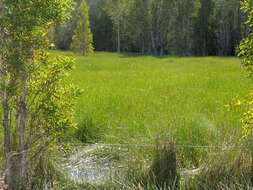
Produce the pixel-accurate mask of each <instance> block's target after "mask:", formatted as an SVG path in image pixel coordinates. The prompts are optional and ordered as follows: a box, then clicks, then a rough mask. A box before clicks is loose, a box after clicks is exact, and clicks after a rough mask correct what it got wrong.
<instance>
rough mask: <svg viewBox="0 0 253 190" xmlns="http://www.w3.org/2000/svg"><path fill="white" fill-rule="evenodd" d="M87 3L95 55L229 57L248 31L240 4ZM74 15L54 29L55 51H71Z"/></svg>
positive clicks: (190, 0)
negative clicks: (137, 54) (99, 53)
mask: <svg viewBox="0 0 253 190" xmlns="http://www.w3.org/2000/svg"><path fill="white" fill-rule="evenodd" d="M86 1H87V3H88V5H89V6H90V13H89V14H90V23H91V31H92V33H93V41H94V48H95V50H97V51H118V52H138V53H141V54H152V55H165V54H171V55H178V56H191V55H197V56H208V55H220V56H229V55H235V54H236V50H237V46H238V45H239V43H240V41H241V39H242V38H243V37H244V36H245V35H246V34H247V30H248V29H247V27H246V26H245V25H244V22H245V17H244V16H243V14H242V11H241V10H240V0H86ZM79 4H80V3H79V1H78V3H77V5H76V7H77V8H78V6H79ZM75 15H76V11H74V12H73V19H72V20H71V21H70V22H68V23H66V24H65V25H61V26H58V27H56V28H55V35H54V41H55V43H56V44H57V47H58V48H60V49H69V48H70V44H71V39H72V35H73V31H74V29H75V27H76V19H75Z"/></svg>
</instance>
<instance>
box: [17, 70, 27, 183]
mask: <svg viewBox="0 0 253 190" xmlns="http://www.w3.org/2000/svg"><path fill="white" fill-rule="evenodd" d="M26 96H27V76H26V74H25V76H24V78H23V81H22V94H21V100H20V105H19V106H20V108H19V121H18V123H19V126H18V128H19V138H20V150H19V151H20V184H21V185H22V186H25V185H26V174H27V150H26V142H25V125H26V123H25V121H26Z"/></svg>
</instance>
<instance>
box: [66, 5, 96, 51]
mask: <svg viewBox="0 0 253 190" xmlns="http://www.w3.org/2000/svg"><path fill="white" fill-rule="evenodd" d="M71 49H73V50H74V51H76V52H78V53H81V54H82V55H87V54H90V53H93V36H92V33H91V29H90V20H89V7H88V5H87V3H86V2H85V1H82V2H81V4H80V7H79V10H78V16H77V24H76V28H75V31H74V35H73V38H72V44H71Z"/></svg>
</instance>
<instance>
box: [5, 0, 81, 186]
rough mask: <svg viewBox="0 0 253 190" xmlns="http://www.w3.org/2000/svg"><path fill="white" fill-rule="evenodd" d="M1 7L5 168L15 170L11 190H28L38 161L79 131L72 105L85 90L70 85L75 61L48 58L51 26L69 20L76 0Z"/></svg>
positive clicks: (9, 178) (27, 0) (16, 1)
mask: <svg viewBox="0 0 253 190" xmlns="http://www.w3.org/2000/svg"><path fill="white" fill-rule="evenodd" d="M1 3H3V7H1V8H2V9H1V10H0V11H1V12H0V31H1V35H0V38H1V39H0V41H1V49H0V62H1V79H2V80H1V99H2V104H1V106H2V107H1V110H2V112H1V116H2V118H3V122H2V123H1V125H2V126H3V128H4V151H5V163H6V166H5V167H6V168H11V169H9V170H7V172H6V183H7V184H8V185H9V188H10V189H29V185H31V184H32V183H33V182H32V180H33V178H32V174H33V172H34V170H36V168H35V167H36V166H37V165H38V162H39V161H40V159H39V158H40V157H42V156H43V155H44V152H45V151H47V150H48V149H49V147H50V148H52V146H53V144H54V142H56V141H57V139H58V138H60V137H61V136H62V135H64V133H65V132H66V129H67V128H68V127H73V126H74V123H73V122H72V119H73V106H74V102H75V99H76V98H77V96H78V95H79V94H80V91H79V89H78V88H76V87H75V86H73V85H70V84H66V83H65V82H66V79H67V76H68V73H69V72H70V71H71V70H72V69H73V63H74V62H73V60H72V59H70V58H61V57H55V58H51V57H49V55H48V54H47V53H45V51H46V50H47V48H48V47H49V46H50V44H49V42H48V39H47V34H48V32H49V30H50V27H51V26H52V25H55V24H57V23H62V22H63V21H65V20H66V19H69V18H70V12H71V9H72V5H73V1H72V0H22V1H20V0H13V1H10V0H3V1H2V2H1ZM12 154H14V156H10V155H12ZM15 155H17V156H15Z"/></svg>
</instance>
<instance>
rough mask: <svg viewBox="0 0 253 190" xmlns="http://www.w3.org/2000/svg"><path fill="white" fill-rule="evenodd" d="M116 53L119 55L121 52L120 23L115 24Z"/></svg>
mask: <svg viewBox="0 0 253 190" xmlns="http://www.w3.org/2000/svg"><path fill="white" fill-rule="evenodd" d="M117 25H118V26H117V52H118V53H120V51H121V41H120V40H121V38H120V21H118V24H117Z"/></svg>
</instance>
